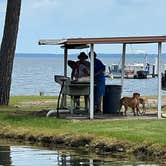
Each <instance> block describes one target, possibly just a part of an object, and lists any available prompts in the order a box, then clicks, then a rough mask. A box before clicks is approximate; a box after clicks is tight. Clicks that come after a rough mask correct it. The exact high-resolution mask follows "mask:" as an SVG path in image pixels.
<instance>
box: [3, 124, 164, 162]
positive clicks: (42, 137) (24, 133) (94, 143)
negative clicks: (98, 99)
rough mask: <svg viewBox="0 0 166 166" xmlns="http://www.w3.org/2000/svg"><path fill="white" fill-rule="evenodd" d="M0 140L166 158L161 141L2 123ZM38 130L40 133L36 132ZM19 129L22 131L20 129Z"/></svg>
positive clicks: (143, 158) (139, 156)
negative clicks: (72, 132)
mask: <svg viewBox="0 0 166 166" xmlns="http://www.w3.org/2000/svg"><path fill="white" fill-rule="evenodd" d="M1 126H2V127H1V129H0V139H7V140H9V141H16V142H21V143H29V144H31V145H40V146H42V147H48V148H49V147H51V148H56V147H57V148H58V147H64V148H74V149H77V150H78V149H81V150H83V151H85V152H88V153H95V154H96V155H107V156H109V155H110V156H111V155H116V154H121V155H123V154H125V155H128V156H130V155H133V156H134V157H135V158H136V159H139V160H147V161H152V160H153V161H157V162H163V161H165V160H166V145H164V144H160V143H150V142H139V143H138V142H137V143H132V142H129V141H125V140H124V141H122V140H118V139H116V138H111V137H110V138H108V137H103V136H99V137H98V138H96V136H93V135H89V134H88V135H79V134H76V135H72V134H69V133H66V134H50V133H46V132H45V131H44V130H43V131H42V130H40V129H33V132H32V129H31V128H24V129H23V128H22V127H18V128H16V127H14V128H13V127H12V126H10V125H3V124H1ZM39 130H40V132H39ZM19 131H21V132H19Z"/></svg>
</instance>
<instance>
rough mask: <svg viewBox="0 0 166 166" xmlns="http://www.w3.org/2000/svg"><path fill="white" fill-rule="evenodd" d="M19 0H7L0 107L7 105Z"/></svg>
mask: <svg viewBox="0 0 166 166" xmlns="http://www.w3.org/2000/svg"><path fill="white" fill-rule="evenodd" d="M20 9H21V0H8V1H7V9H6V18H5V26H4V32H3V38H2V43H1V49H0V105H8V104H9V98H10V87H11V77H12V69H13V62H14V55H15V48H16V40H17V33H18V25H19V17H20Z"/></svg>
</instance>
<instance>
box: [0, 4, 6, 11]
mask: <svg viewBox="0 0 166 166" xmlns="http://www.w3.org/2000/svg"><path fill="white" fill-rule="evenodd" d="M6 5H7V3H6V2H5V1H0V13H5V12H6Z"/></svg>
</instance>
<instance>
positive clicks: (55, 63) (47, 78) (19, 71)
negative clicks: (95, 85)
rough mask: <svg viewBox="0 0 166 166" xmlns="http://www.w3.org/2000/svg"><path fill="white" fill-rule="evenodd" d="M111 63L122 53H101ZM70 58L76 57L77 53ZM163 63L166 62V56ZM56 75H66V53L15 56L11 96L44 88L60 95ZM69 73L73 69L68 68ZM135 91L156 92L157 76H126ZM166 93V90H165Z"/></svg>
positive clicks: (134, 58) (127, 89)
mask: <svg viewBox="0 0 166 166" xmlns="http://www.w3.org/2000/svg"><path fill="white" fill-rule="evenodd" d="M98 57H99V58H100V59H101V60H102V61H103V62H104V64H105V65H106V67H107V69H108V66H109V65H111V64H113V63H116V64H119V63H120V61H121V58H120V55H118V54H117V55H99V56H98ZM155 57H156V55H148V62H149V63H150V64H154V63H155ZM144 58H145V55H143V54H142V55H127V57H126V63H134V62H135V63H138V62H139V63H141V62H144V61H145V59H144ZM69 59H73V60H76V59H77V57H76V56H75V55H72V56H69ZM162 63H163V64H165V63H166V55H164V56H163V59H162ZM55 74H63V55H59V56H58V55H55V56H54V55H52V56H49V57H47V55H33V54H29V55H19V56H17V57H16V58H15V62H14V72H13V79H12V87H11V95H39V92H41V91H43V92H44V93H45V94H46V95H58V93H59V85H58V84H56V83H55V82H54V75H55ZM68 76H70V69H69V68H68ZM107 84H120V79H113V80H111V79H107ZM133 92H140V93H141V94H142V95H156V93H157V79H156V78H153V79H143V80H135V79H130V80H129V79H126V80H125V82H124V93H125V94H126V95H129V94H131V93H133ZM163 93H164V94H166V93H165V92H163Z"/></svg>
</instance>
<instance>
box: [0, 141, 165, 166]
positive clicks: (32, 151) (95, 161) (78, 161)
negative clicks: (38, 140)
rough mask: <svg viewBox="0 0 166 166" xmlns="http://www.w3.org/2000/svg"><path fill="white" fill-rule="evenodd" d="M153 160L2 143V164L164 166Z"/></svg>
mask: <svg viewBox="0 0 166 166" xmlns="http://www.w3.org/2000/svg"><path fill="white" fill-rule="evenodd" d="M164 164H166V163H163V164H157V162H154V161H153V162H152V161H138V160H136V159H135V158H134V157H133V156H130V157H127V158H126V156H124V155H121V156H120V155H119V156H118V155H117V156H112V157H111V156H108V155H107V156H97V155H95V154H87V153H81V152H77V151H74V150H69V149H68V150H62V149H58V150H49V149H46V148H39V147H30V146H17V145H12V146H11V145H10V146H9V145H1V144H0V166H57V165H58V166H79V165H80V166H117V165H119V166H159V165H160V166H162V165H164Z"/></svg>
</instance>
